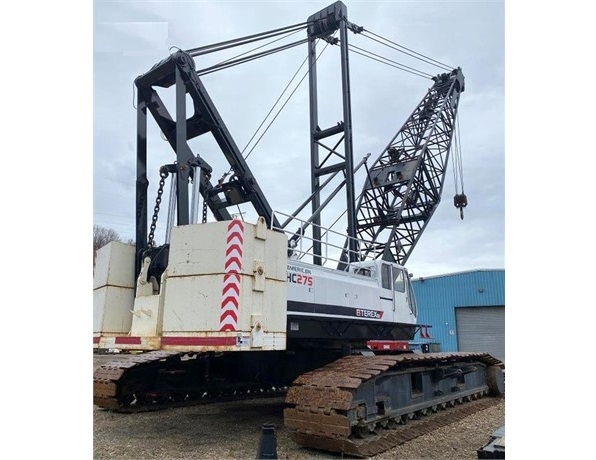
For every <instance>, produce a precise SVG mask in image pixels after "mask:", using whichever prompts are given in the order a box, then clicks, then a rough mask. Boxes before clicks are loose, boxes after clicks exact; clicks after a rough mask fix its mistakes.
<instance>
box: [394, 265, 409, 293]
mask: <svg viewBox="0 0 596 460" xmlns="http://www.w3.org/2000/svg"><path fill="white" fill-rule="evenodd" d="M393 275H394V276H395V280H394V281H393V289H395V290H396V291H397V292H406V283H405V281H404V271H403V270H402V269H401V268H395V267H393Z"/></svg>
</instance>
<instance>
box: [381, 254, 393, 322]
mask: <svg viewBox="0 0 596 460" xmlns="http://www.w3.org/2000/svg"><path fill="white" fill-rule="evenodd" d="M379 302H380V304H381V309H382V310H383V312H384V313H383V320H385V321H391V322H393V321H395V291H394V290H393V272H392V266H391V264H390V263H388V262H381V290H380V295H379Z"/></svg>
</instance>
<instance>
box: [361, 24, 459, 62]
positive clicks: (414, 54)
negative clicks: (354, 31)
mask: <svg viewBox="0 0 596 460" xmlns="http://www.w3.org/2000/svg"><path fill="white" fill-rule="evenodd" d="M367 33H369V34H371V35H374V36H375V37H378V38H379V39H381V40H385V41H386V42H389V43H391V45H394V46H391V45H388V44H387V43H383V42H382V41H380V40H377V39H376V38H373V37H370V36H368V35H367ZM361 35H362V36H363V37H366V38H368V39H369V40H373V41H375V42H377V43H380V44H381V45H384V46H387V47H388V48H391V49H394V50H395V51H399V52H400V53H403V54H407V55H408V56H411V57H413V58H415V59H418V60H419V61H422V62H425V63H426V64H431V65H434V66H436V67H439V68H441V69H443V70H448V71H449V70H453V69H454V68H455V67H451V66H448V65H447V64H443V63H442V62H439V61H437V60H435V59H432V58H429V57H428V56H425V55H424V54H421V53H418V52H416V51H414V50H411V49H409V48H406V47H405V46H402V45H400V44H398V43H395V42H393V41H391V40H389V39H387V38H384V37H381V36H380V35H377V34H375V33H373V32H371V31H370V30H366V29H365V30H364V31H363V32H362V33H361ZM400 48H402V49H400ZM403 50H407V51H409V52H407V51H403Z"/></svg>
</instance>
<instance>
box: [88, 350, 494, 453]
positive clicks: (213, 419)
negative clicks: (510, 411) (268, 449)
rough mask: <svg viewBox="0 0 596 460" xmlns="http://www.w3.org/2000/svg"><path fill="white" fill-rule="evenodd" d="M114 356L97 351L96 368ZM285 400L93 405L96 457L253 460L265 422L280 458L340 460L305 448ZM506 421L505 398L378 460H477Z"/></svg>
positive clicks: (391, 451)
mask: <svg viewBox="0 0 596 460" xmlns="http://www.w3.org/2000/svg"><path fill="white" fill-rule="evenodd" d="M111 359H113V357H112V356H106V355H94V358H93V360H94V368H95V367H96V366H99V365H101V364H102V363H103V362H106V361H108V360H111ZM283 407H284V403H283V398H272V399H262V400H253V401H243V402H227V403H217V404H211V405H204V406H193V407H185V408H177V409H168V410H164V411H159V412H147V413H138V414H118V413H113V412H109V411H106V410H103V409H99V408H98V407H96V406H94V407H93V458H94V459H97V460H99V459H126V460H141V459H218V460H219V459H222V460H223V459H254V458H255V456H256V453H257V450H258V446H259V440H260V437H261V429H262V426H263V424H265V423H273V424H274V425H275V427H276V442H277V455H278V458H280V459H296V460H299V459H325V458H327V459H337V458H341V455H339V454H331V453H327V452H321V451H316V450H313V449H307V448H303V447H301V446H299V445H297V444H295V443H294V441H292V439H290V437H289V433H288V432H287V430H286V429H285V428H284V425H283ZM504 424H505V401H504V399H503V400H501V401H500V402H499V404H497V405H495V406H493V407H490V408H488V409H485V410H484V411H481V412H479V413H476V414H474V415H471V416H469V417H467V418H465V419H463V420H461V421H459V422H456V423H453V424H451V425H449V426H446V427H443V428H440V429H438V430H436V431H433V432H431V433H428V434H426V435H424V436H421V437H419V438H416V439H414V440H412V441H410V442H407V443H405V444H403V445H401V446H398V447H395V448H394V449H391V450H389V451H386V452H384V453H382V454H379V455H377V456H375V457H373V458H375V459H387V460H388V459H395V458H400V459H449V460H453V459H476V458H477V453H476V451H477V449H479V448H480V447H482V446H483V445H484V444H485V443H486V442H487V441H488V440H489V439H490V436H491V434H492V433H493V432H494V431H495V430H497V429H498V428H499V427H501V426H503V425H504Z"/></svg>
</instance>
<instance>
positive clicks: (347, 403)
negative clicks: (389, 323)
mask: <svg viewBox="0 0 596 460" xmlns="http://www.w3.org/2000/svg"><path fill="white" fill-rule="evenodd" d="M501 367H502V363H501V362H500V361H499V360H497V359H495V358H493V357H492V356H490V355H487V354H479V353H434V354H424V355H419V354H405V355H397V356H372V357H371V356H348V357H345V358H342V359H339V360H337V361H335V362H333V363H331V364H329V365H328V366H325V367H323V368H321V369H318V370H316V371H313V372H309V373H307V374H303V375H302V376H300V377H299V378H298V379H296V381H295V382H294V385H293V386H292V387H290V389H289V391H288V394H287V396H286V403H287V404H288V405H289V406H290V407H288V408H286V409H285V410H284V422H285V425H286V426H287V427H288V428H290V429H291V430H293V432H292V438H293V439H294V440H295V441H296V442H297V443H299V444H301V445H304V446H306V447H311V448H315V449H321V450H326V451H333V452H340V453H343V454H348V455H352V456H355V457H368V456H371V455H375V454H378V453H380V452H383V451H385V450H387V449H390V448H392V447H394V446H396V445H399V444H402V443H403V442H406V441H408V440H410V439H413V438H415V437H417V436H420V435H421V434H425V433H427V432H428V431H432V430H434V429H437V428H439V427H441V426H444V425H447V424H450V423H453V422H454V421H457V420H460V419H462V418H464V417H467V416H468V415H471V414H472V413H475V412H477V411H479V410H483V409H485V408H487V407H490V406H491V405H494V404H496V403H497V402H498V400H497V399H496V398H484V397H485V396H487V395H493V396H500V395H501V394H503V392H504V380H503V379H502V372H501ZM458 369H459V372H458ZM414 374H419V375H420V377H414V376H413V375H414ZM464 376H465V378H464ZM415 381H419V382H421V384H420V388H415V390H416V391H414V388H413V386H415V384H414V383H412V382H415ZM422 384H424V386H426V387H425V388H422V387H423V385H422ZM479 398H482V399H481V400H478V399H479ZM464 403H465V404H464ZM445 409H446V410H445Z"/></svg>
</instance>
